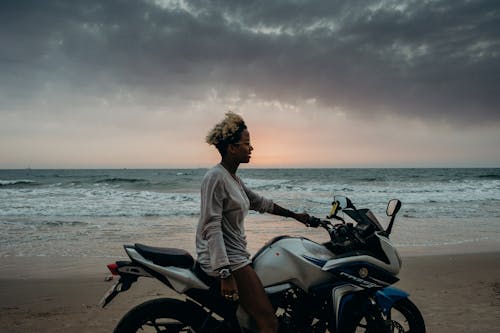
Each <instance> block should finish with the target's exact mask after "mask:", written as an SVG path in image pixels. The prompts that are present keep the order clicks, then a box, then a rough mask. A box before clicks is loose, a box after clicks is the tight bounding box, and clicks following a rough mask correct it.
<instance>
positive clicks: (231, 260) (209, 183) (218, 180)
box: [196, 164, 274, 275]
mask: <svg viewBox="0 0 500 333" xmlns="http://www.w3.org/2000/svg"><path fill="white" fill-rule="evenodd" d="M273 206H274V203H273V201H272V200H269V199H266V198H264V197H262V196H260V195H258V194H256V193H255V192H252V191H251V190H249V189H248V188H247V187H246V186H245V184H244V183H243V182H242V181H241V179H240V178H239V177H236V179H235V178H233V177H232V176H231V174H230V173H229V171H227V170H226V169H225V168H224V167H223V166H222V165H221V164H217V165H216V166H214V167H213V168H212V169H210V170H209V171H208V172H207V173H206V175H205V177H204V178H203V181H202V184H201V215H200V220H199V222H198V228H197V230H196V252H197V256H198V258H197V260H198V262H199V263H200V265H201V267H202V268H203V270H204V271H206V272H207V273H208V274H210V275H215V274H216V273H215V271H216V270H218V269H219V268H221V267H224V266H230V267H231V269H232V270H236V269H238V268H241V267H243V266H245V265H247V264H248V263H250V262H251V261H250V253H249V252H248V251H247V240H246V236H245V228H244V219H245V216H246V215H247V214H248V210H249V209H251V210H256V211H258V212H260V213H264V212H269V213H271V212H272V211H273Z"/></svg>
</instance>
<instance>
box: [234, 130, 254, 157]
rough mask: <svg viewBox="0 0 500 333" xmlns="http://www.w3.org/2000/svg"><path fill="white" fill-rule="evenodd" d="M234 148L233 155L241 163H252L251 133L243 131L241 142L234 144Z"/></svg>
mask: <svg viewBox="0 0 500 333" xmlns="http://www.w3.org/2000/svg"><path fill="white" fill-rule="evenodd" d="M232 146H233V147H234V149H233V154H234V155H235V157H236V158H237V160H238V161H239V162H240V163H248V162H250V157H251V155H252V150H253V147H252V145H251V144H250V132H248V130H246V129H245V130H243V132H241V138H240V141H238V142H237V143H233V144H232Z"/></svg>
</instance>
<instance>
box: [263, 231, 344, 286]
mask: <svg viewBox="0 0 500 333" xmlns="http://www.w3.org/2000/svg"><path fill="white" fill-rule="evenodd" d="M333 257H334V254H333V253H332V252H330V251H329V250H328V249H327V248H326V247H324V246H323V245H321V244H318V243H316V242H313V241H311V240H309V239H307V238H303V237H289V236H281V237H277V238H274V239H273V240H271V241H270V242H268V243H267V244H266V245H265V246H264V247H263V248H262V249H261V250H260V251H259V252H257V253H256V254H255V256H254V258H253V266H254V269H255V271H256V273H257V275H258V276H259V277H260V279H261V281H262V284H263V285H264V287H270V286H275V285H278V284H282V283H287V282H288V283H292V284H294V285H296V286H297V287H299V288H301V289H303V290H305V291H307V290H308V289H309V288H310V287H311V286H314V285H317V284H320V283H323V282H327V281H329V280H331V279H332V278H333V275H332V274H331V273H329V272H326V271H323V270H321V268H322V267H323V265H324V264H325V263H326V262H327V261H328V260H330V259H332V258H333Z"/></svg>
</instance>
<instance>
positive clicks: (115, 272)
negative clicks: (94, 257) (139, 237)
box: [107, 263, 120, 275]
mask: <svg viewBox="0 0 500 333" xmlns="http://www.w3.org/2000/svg"><path fill="white" fill-rule="evenodd" d="M107 267H108V269H109V271H110V272H111V274H113V275H120V273H118V264H116V263H112V264H108V265H107Z"/></svg>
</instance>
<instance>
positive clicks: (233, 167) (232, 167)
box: [220, 159, 240, 177]
mask: <svg viewBox="0 0 500 333" xmlns="http://www.w3.org/2000/svg"><path fill="white" fill-rule="evenodd" d="M220 164H221V165H222V166H223V167H224V168H225V169H226V170H227V171H229V173H230V174H231V175H232V176H233V177H234V176H236V171H237V170H238V166H239V165H240V164H239V163H238V162H235V161H228V160H225V159H223V160H222V161H221V162H220Z"/></svg>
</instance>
